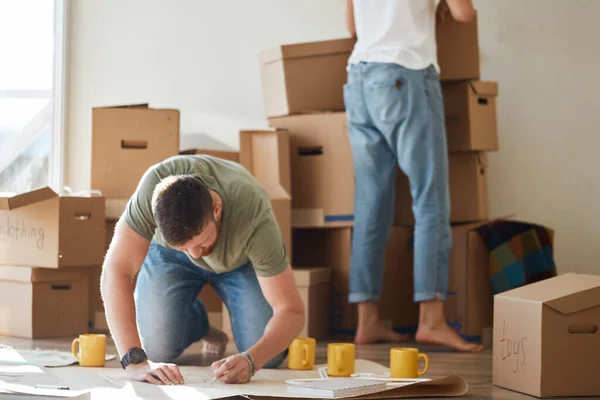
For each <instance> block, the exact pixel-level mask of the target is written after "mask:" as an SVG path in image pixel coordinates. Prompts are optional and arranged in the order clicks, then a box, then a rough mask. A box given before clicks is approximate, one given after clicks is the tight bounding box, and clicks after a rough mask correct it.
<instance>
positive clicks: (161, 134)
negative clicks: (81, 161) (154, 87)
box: [92, 104, 179, 199]
mask: <svg viewBox="0 0 600 400" xmlns="http://www.w3.org/2000/svg"><path fill="white" fill-rule="evenodd" d="M178 153H179V111H178V110H169V109H154V108H149V107H148V105H147V104H143V105H136V106H124V107H98V108H94V109H92V188H93V189H96V190H100V191H101V192H102V195H103V196H104V197H106V198H120V199H129V198H130V197H131V195H133V193H134V192H135V189H136V187H137V185H138V183H139V181H140V179H141V178H142V175H143V174H144V173H145V172H146V170H147V169H148V168H149V167H151V166H152V165H154V164H157V163H159V162H161V161H163V160H165V159H167V158H169V157H172V156H176V155H177V154H178Z"/></svg>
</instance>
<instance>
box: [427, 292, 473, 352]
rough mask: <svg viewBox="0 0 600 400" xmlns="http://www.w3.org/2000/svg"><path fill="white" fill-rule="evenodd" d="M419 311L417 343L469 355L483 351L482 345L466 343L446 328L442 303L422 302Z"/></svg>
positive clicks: (437, 301)
mask: <svg viewBox="0 0 600 400" xmlns="http://www.w3.org/2000/svg"><path fill="white" fill-rule="evenodd" d="M420 309H421V311H420V317H419V329H418V330H417V335H416V340H417V342H419V343H428V344H439V345H443V346H446V347H449V348H451V349H453V350H457V351H462V352H470V353H476V352H479V351H481V350H483V345H481V344H479V343H470V342H467V341H466V340H464V339H463V338H461V337H460V336H459V335H458V333H456V331H454V330H453V329H452V328H450V327H449V326H448V324H447V323H446V318H445V315H444V303H443V302H442V301H439V300H435V301H427V302H422V303H421V304H420Z"/></svg>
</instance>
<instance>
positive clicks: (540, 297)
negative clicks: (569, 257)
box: [493, 273, 600, 397]
mask: <svg viewBox="0 0 600 400" xmlns="http://www.w3.org/2000/svg"><path fill="white" fill-rule="evenodd" d="M599 324H600V276H593V275H584V274H573V273H570V274H564V275H559V276H557V277H554V278H550V279H546V280H543V281H540V282H536V283H532V284H530V285H526V286H522V287H520V288H517V289H513V290H509V291H507V292H504V293H501V294H497V295H496V296H495V298H494V350H493V352H494V353H493V384H494V385H496V386H501V387H504V388H507V389H512V390H516V391H519V392H523V393H526V394H529V395H532V396H537V397H562V396H600V379H598V373H599V372H600V334H599V332H598V325H599Z"/></svg>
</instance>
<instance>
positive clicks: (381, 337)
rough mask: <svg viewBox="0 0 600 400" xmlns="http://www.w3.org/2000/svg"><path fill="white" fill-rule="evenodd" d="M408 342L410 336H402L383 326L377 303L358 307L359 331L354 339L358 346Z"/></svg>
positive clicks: (363, 304)
mask: <svg viewBox="0 0 600 400" xmlns="http://www.w3.org/2000/svg"><path fill="white" fill-rule="evenodd" d="M406 340H408V335H401V334H399V333H396V332H394V331H393V330H392V329H390V328H387V327H385V326H384V325H383V323H382V322H381V321H380V320H379V310H378V309H377V305H376V304H375V303H360V304H359V305H358V329H357V330H356V337H355V338H354V342H355V343H356V344H370V343H377V342H405V341H406Z"/></svg>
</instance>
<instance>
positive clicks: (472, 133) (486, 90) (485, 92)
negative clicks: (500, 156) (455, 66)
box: [442, 81, 498, 152]
mask: <svg viewBox="0 0 600 400" xmlns="http://www.w3.org/2000/svg"><path fill="white" fill-rule="evenodd" d="M442 93H443V97H444V110H445V114H446V135H447V137H448V150H449V151H450V152H458V151H495V150H498V122H497V119H496V96H497V95H498V84H497V83H496V82H484V81H457V82H444V83H442Z"/></svg>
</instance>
